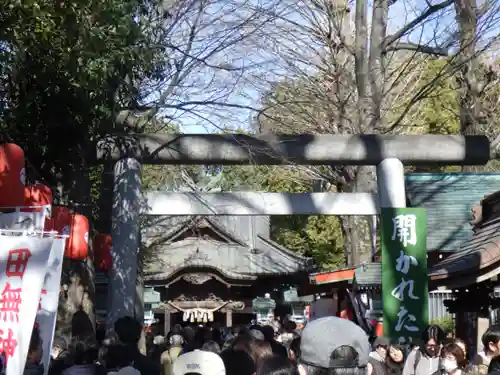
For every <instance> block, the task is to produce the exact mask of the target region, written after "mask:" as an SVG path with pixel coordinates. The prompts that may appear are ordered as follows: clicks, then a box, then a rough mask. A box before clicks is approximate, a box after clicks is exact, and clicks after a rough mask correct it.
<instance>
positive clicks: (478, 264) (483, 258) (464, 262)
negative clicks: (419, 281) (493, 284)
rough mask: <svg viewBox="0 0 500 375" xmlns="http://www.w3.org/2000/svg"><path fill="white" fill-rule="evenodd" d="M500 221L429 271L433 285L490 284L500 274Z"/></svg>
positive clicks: (465, 243)
mask: <svg viewBox="0 0 500 375" xmlns="http://www.w3.org/2000/svg"><path fill="white" fill-rule="evenodd" d="M498 262H500V220H499V219H496V220H493V221H491V222H489V223H485V224H484V225H483V226H480V227H478V228H477V230H476V232H475V233H473V235H472V238H470V239H469V240H468V241H466V242H464V243H463V244H462V245H461V246H460V248H459V250H458V251H457V252H455V253H453V254H451V255H450V256H449V257H447V258H446V259H444V260H442V261H441V262H439V263H437V264H436V265H435V266H434V267H433V268H432V269H430V270H429V278H430V281H431V282H434V283H435V284H437V285H440V284H442V285H445V286H447V287H452V288H456V287H461V286H468V285H471V284H475V283H478V282H482V281H486V280H488V279H490V278H492V277H494V276H496V275H498V274H500V267H498Z"/></svg>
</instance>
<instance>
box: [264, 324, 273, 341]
mask: <svg viewBox="0 0 500 375" xmlns="http://www.w3.org/2000/svg"><path fill="white" fill-rule="evenodd" d="M261 331H262V333H263V334H264V339H265V340H266V341H269V342H273V341H274V328H273V327H271V326H263V327H262V328H261Z"/></svg>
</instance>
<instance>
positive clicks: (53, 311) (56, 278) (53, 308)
mask: <svg viewBox="0 0 500 375" xmlns="http://www.w3.org/2000/svg"><path fill="white" fill-rule="evenodd" d="M65 244H66V239H65V238H58V239H54V242H53V243H52V249H51V251H50V256H49V261H48V263H47V273H46V274H45V280H44V283H43V288H42V293H41V298H40V300H41V302H40V306H39V309H38V312H37V315H36V323H37V324H38V327H39V329H40V336H41V337H42V348H43V351H42V363H43V366H44V368H45V374H47V372H48V371H49V363H50V353H51V349H52V342H53V340H54V331H55V329H56V321H57V307H58V305H59V291H60V288H61V272H62V265H63V258H64V247H65Z"/></svg>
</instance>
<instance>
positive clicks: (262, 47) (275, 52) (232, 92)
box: [168, 0, 500, 133]
mask: <svg viewBox="0 0 500 375" xmlns="http://www.w3.org/2000/svg"><path fill="white" fill-rule="evenodd" d="M236 1H242V2H241V3H240V6H239V7H236V8H237V9H236V10H235V9H234V8H231V6H229V5H228V6H225V5H220V4H221V3H220V2H219V3H218V5H217V6H215V5H214V7H213V8H212V9H209V10H208V11H207V12H205V13H204V15H203V16H204V17H206V19H205V21H204V23H203V25H204V29H203V31H202V32H201V33H200V34H199V37H200V39H199V44H198V45H197V48H198V50H200V51H202V50H205V49H207V50H209V48H210V46H206V44H207V43H210V42H207V41H206V37H207V36H208V40H209V41H210V40H214V39H215V38H214V37H213V36H214V35H219V34H220V35H225V34H224V33H227V30H228V27H227V25H228V24H233V25H234V24H235V22H236V21H237V20H240V19H242V18H245V17H247V16H248V14H249V12H250V11H251V10H250V9H251V8H254V7H257V6H258V7H261V8H265V9H266V11H270V9H272V11H273V12H276V13H279V14H283V12H286V13H287V18H288V19H290V20H292V22H296V23H297V24H299V26H300V24H303V22H304V21H303V18H301V16H300V15H299V13H298V12H295V13H294V11H293V7H289V8H281V9H278V8H279V7H280V6H281V5H280V4H284V3H285V2H286V1H295V0H283V1H281V0H236ZM261 1H263V2H264V3H262V2H261ZM271 1H275V3H272V4H271V3H270V2H271ZM297 1H300V0H297ZM428 1H429V0H398V1H396V3H395V4H394V5H392V6H391V7H390V13H389V24H388V34H392V33H393V32H395V31H397V30H399V28H401V27H402V26H403V25H405V24H406V23H408V22H409V21H411V20H412V19H413V18H415V17H416V16H417V15H418V14H420V13H421V12H422V11H424V10H425V9H426V7H427V2H428ZM441 1H442V0H441ZM495 1H496V0H495ZM499 1H500V0H499ZM431 2H432V3H433V4H436V3H439V2H440V0H431ZM269 4H271V5H269ZM295 4H297V3H296V2H295ZM284 5H286V4H284ZM289 9H292V10H291V11H290V10H289ZM351 9H353V6H352V7H351ZM454 13H455V12H454V8H453V7H450V8H448V9H447V10H444V11H441V12H440V13H438V14H436V15H435V16H434V17H433V18H431V19H429V20H428V21H427V22H426V23H425V24H424V25H422V26H421V27H418V28H416V29H414V30H413V32H412V33H411V34H409V35H408V36H407V38H408V39H409V40H410V41H413V42H418V41H423V42H429V41H435V40H437V41H438V42H442V41H443V40H447V39H449V36H450V35H452V34H453V33H454V32H455V20H454V16H455V14H454ZM219 14H227V16H225V17H219V16H217V15H219ZM370 14H371V9H369V10H368V15H370ZM351 15H352V16H354V9H353V10H352V11H351ZM493 21H495V22H496V20H493ZM491 22H492V21H491ZM278 24H279V22H278V21H272V22H270V23H268V24H267V25H264V26H261V27H260V28H259V27H258V21H255V22H254V23H253V24H250V25H247V26H245V28H246V29H247V31H251V32H255V37H254V38H252V39H249V40H247V41H246V42H245V43H242V44H237V45H236V46H233V47H231V48H228V49H225V50H223V51H221V52H220V53H217V54H215V55H214V58H212V59H211V60H210V61H211V62H212V64H215V65H221V64H222V65H224V64H225V65H227V66H231V67H243V66H244V67H246V68H245V70H244V71H243V72H241V71H230V72H227V71H222V70H220V69H216V70H215V69H213V68H210V67H206V66H205V67H200V69H198V70H195V71H196V72H197V73H193V74H192V75H191V76H189V78H188V79H187V81H186V82H189V86H190V87H196V88H197V89H196V90H195V89H187V90H184V91H183V93H182V95H180V96H181V97H180V98H179V102H182V101H184V102H185V101H205V100H207V99H208V100H216V101H221V102H225V103H231V104H232V105H234V107H233V108H220V107H219V108H217V109H207V108H206V107H203V106H192V107H189V109H190V110H189V111H187V112H184V111H176V112H175V113H174V112H172V111H170V112H168V113H169V114H170V115H172V117H175V121H176V122H177V123H178V124H180V126H181V130H182V131H183V132H184V133H207V132H216V131H218V130H220V129H223V128H225V129H227V128H245V129H247V128H248V127H249V124H250V122H251V119H252V116H253V114H254V113H255V112H254V111H252V110H249V109H244V108H236V107H238V106H240V107H242V106H248V107H253V108H258V107H259V100H260V96H261V93H262V92H263V91H264V90H265V89H266V82H269V83H270V82H274V81H278V80H279V79H282V78H283V76H284V75H286V72H285V70H284V69H283V68H281V67H282V66H283V64H282V63H283V62H282V61H280V59H279V52H280V48H281V49H282V50H283V46H285V45H286V40H289V38H287V37H288V36H289V35H285V36H283V35H280V32H283V31H282V28H280V27H278ZM222 25H224V26H222ZM179 30H180V31H179V33H178V37H179V38H180V39H182V38H185V37H186V25H184V26H183V27H180V28H179ZM217 33H219V34H217ZM489 33H490V34H491V35H493V34H495V35H496V34H497V33H498V28H497V27H495V28H494V29H493V30H490V31H489ZM267 34H269V35H272V37H268V36H267ZM235 35H236V34H234V33H231V36H235ZM204 38H205V39H204ZM296 44H297V46H296V47H295V45H294V48H296V49H298V50H300V49H301V48H302V49H304V52H305V51H306V49H308V48H310V47H311V46H310V45H304V44H302V45H301V44H300V43H299V42H298V41H297V42H296ZM254 65H256V67H253V68H252V66H254ZM248 67H250V68H248ZM215 71H216V73H214V72H215ZM256 82H258V84H256ZM227 83H230V85H229V86H230V88H229V89H228V88H226V89H224V90H220V87H227ZM200 88H201V89H200Z"/></svg>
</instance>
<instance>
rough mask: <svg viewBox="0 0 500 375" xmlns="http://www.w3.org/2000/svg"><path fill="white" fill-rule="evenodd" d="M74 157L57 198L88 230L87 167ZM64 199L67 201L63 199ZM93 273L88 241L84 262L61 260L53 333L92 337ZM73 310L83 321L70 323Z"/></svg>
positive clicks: (90, 221) (93, 325)
mask: <svg viewBox="0 0 500 375" xmlns="http://www.w3.org/2000/svg"><path fill="white" fill-rule="evenodd" d="M80 154H81V155H82V157H77V158H76V159H77V160H75V162H74V163H71V162H70V161H68V167H67V169H66V171H64V172H65V173H63V176H64V177H63V180H62V181H61V182H62V183H60V184H59V187H60V191H59V193H60V194H59V195H60V196H61V197H63V198H62V200H66V202H60V203H62V204H68V207H69V208H70V209H72V210H73V211H74V212H75V213H79V214H82V215H84V216H86V217H87V218H88V219H89V223H90V225H91V228H92V201H91V186H90V178H89V168H88V166H87V165H86V161H85V158H84V156H83V155H84V153H83V152H81V153H80ZM64 197H67V198H64ZM91 228H90V230H89V238H92V230H91ZM94 280H95V271H94V254H93V249H92V241H90V240H89V256H88V257H87V259H86V260H84V261H76V260H69V259H65V261H64V264H63V272H62V277H61V285H62V289H63V291H64V292H62V293H61V295H60V303H59V308H58V321H57V332H58V333H59V334H62V335H64V336H66V337H67V336H69V335H70V334H71V331H72V330H73V331H74V330H75V329H78V331H79V332H80V334H82V333H83V334H93V333H94V331H95V311H94V301H95V284H94ZM77 311H83V312H84V313H85V314H80V315H81V316H85V315H86V319H85V321H82V320H79V321H78V322H75V323H76V326H75V324H74V323H73V322H72V319H73V316H74V314H75V313H76V312H77Z"/></svg>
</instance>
